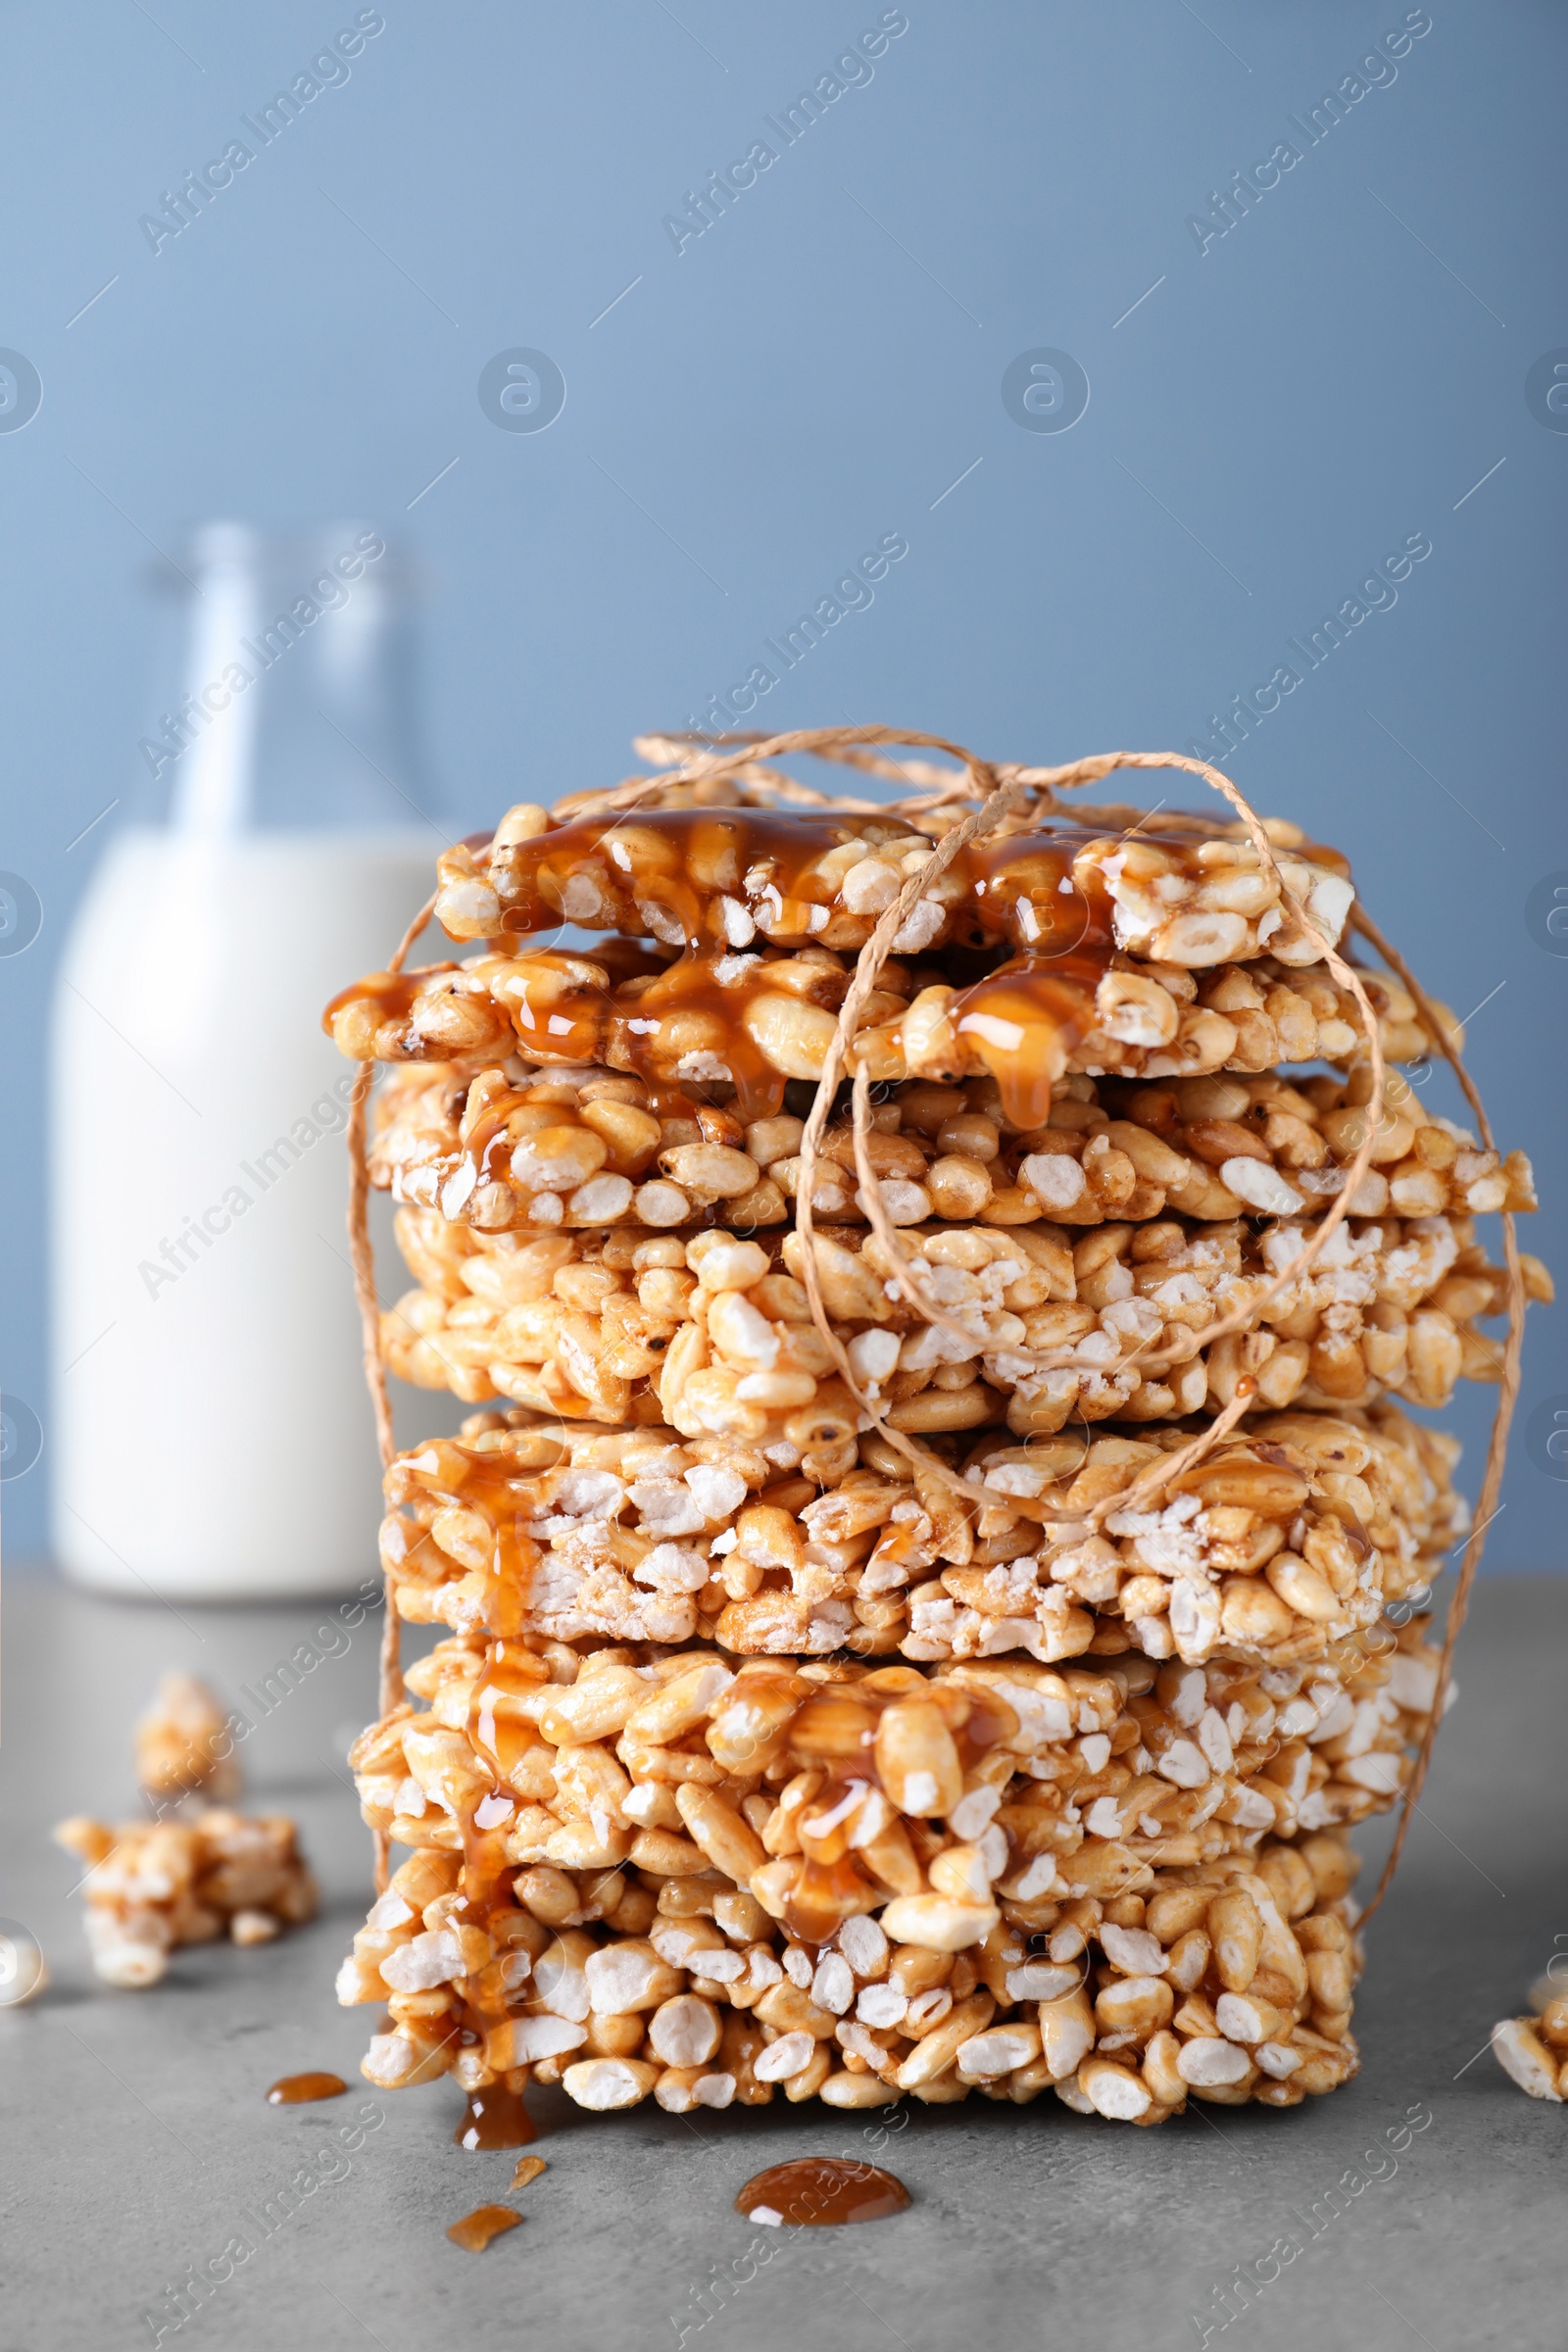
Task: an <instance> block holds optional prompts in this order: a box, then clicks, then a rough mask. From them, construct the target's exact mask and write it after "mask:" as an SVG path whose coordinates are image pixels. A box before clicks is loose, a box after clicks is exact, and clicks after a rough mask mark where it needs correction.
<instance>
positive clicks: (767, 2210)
mask: <svg viewBox="0 0 1568 2352" xmlns="http://www.w3.org/2000/svg"><path fill="white" fill-rule="evenodd" d="M908 2203H909V2192H908V2190H907V2188H906V2187H905V2185H904V2182H903V2181H902V2180H900V2179H899V2177H898V2175H897V2174H896V2173H887V2172H884V2171H883V2169H882V2167H881V2166H880V2165H879V2164H853V2163H851V2162H849V2161H848V2160H847V2159H846V2158H844V2157H842V2156H797V2157H795V2158H794V2159H793V2160H792V2161H791V2162H790V2163H788V2164H771V2165H769V2166H768V2168H767V2170H766V2172H765V2173H757V2174H755V2175H754V2176H753V2178H752V2179H751V2180H748V2181H747V2183H746V2186H745V2187H744V2188H743V2189H742V2190H741V2192H740V2195H739V2196H738V2197H737V2198H736V2200H735V2210H736V2212H737V2213H744V2214H746V2215H747V2216H748V2217H749V2218H750V2219H752V2220H755V2221H763V2220H765V2221H768V2222H771V2223H773V2224H775V2225H777V2224H780V2223H786V2222H787V2223H788V2224H789V2225H790V2226H791V2227H792V2228H793V2229H828V2228H836V2227H837V2226H838V2225H840V2224H841V2223H845V2222H880V2221H884V2220H885V2219H886V2218H887V2216H888V2215H889V2214H890V2213H903V2211H904V2210H905V2208H906V2206H907V2204H908Z"/></svg>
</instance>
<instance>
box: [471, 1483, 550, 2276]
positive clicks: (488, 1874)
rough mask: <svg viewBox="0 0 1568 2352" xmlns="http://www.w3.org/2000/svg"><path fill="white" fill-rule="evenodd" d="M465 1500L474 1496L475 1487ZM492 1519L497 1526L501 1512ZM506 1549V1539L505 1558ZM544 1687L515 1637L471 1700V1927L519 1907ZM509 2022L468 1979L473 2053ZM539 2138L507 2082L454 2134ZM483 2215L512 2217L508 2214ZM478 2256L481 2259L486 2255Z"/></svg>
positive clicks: (500, 2143) (478, 2102) (477, 2096)
mask: <svg viewBox="0 0 1568 2352" xmlns="http://www.w3.org/2000/svg"><path fill="white" fill-rule="evenodd" d="M481 1458H482V1457H481ZM482 1467H483V1469H484V1470H485V1471H487V1472H488V1474H489V1475H488V1477H487V1478H486V1479H483V1480H480V1481H478V1482H476V1483H477V1484H479V1485H480V1486H481V1487H484V1486H488V1487H489V1488H490V1489H491V1490H493V1491H495V1492H499V1491H500V1490H501V1489H502V1488H507V1489H508V1491H509V1492H508V1499H509V1501H511V1503H512V1507H513V1509H514V1511H515V1508H516V1503H515V1495H512V1494H511V1492H510V1482H509V1481H507V1480H505V1479H502V1478H500V1477H498V1476H497V1474H496V1471H495V1469H494V1466H493V1465H492V1464H491V1463H489V1462H487V1461H482ZM464 1493H465V1495H466V1496H467V1495H468V1494H469V1490H468V1488H467V1486H465V1489H464ZM473 1499H477V1497H473ZM490 1516H491V1520H492V1525H493V1524H494V1519H495V1513H494V1510H493V1509H492V1510H491V1513H490ZM500 1547H501V1546H500V1539H499V1537H498V1540H497V1555H498V1557H499V1554H500ZM508 1607H509V1609H510V1611H511V1612H512V1613H514V1614H516V1613H518V1612H519V1611H520V1608H521V1592H520V1588H519V1587H518V1585H517V1583H516V1582H515V1580H514V1582H513V1585H512V1592H511V1597H510V1599H509V1601H508ZM487 1614H488V1612H487ZM541 1680H542V1674H541V1669H540V1666H539V1663H538V1661H537V1660H536V1659H533V1658H531V1657H530V1656H529V1653H528V1652H527V1651H526V1650H524V1649H523V1647H522V1646H521V1644H520V1643H519V1642H517V1641H516V1640H515V1638H511V1637H506V1638H502V1639H498V1640H496V1641H493V1642H490V1643H489V1645H488V1647H487V1648H486V1650H485V1654H484V1661H483V1664H482V1665H481V1667H480V1669H479V1673H478V1675H477V1677H476V1678H475V1681H474V1687H473V1691H472V1693H471V1695H470V1697H469V1701H468V1721H467V1732H468V1740H469V1743H470V1745H471V1746H472V1748H473V1750H474V1753H475V1754H476V1755H477V1756H478V1757H479V1759H480V1761H481V1762H482V1763H485V1764H487V1765H488V1766H489V1767H490V1770H491V1771H492V1772H493V1773H494V1775H495V1783H494V1785H493V1786H492V1787H491V1788H490V1789H487V1790H486V1791H485V1792H484V1794H483V1795H482V1796H480V1797H479V1798H478V1799H477V1800H476V1801H475V1802H474V1803H473V1804H472V1805H471V1806H468V1807H466V1808H465V1810H464V1812H463V1813H462V1815H461V1816H460V1820H459V1827H460V1829H461V1830H462V1833H463V1876H462V1878H461V1880H460V1881H459V1888H460V1891H461V1893H462V1896H463V1904H462V1911H463V1915H464V1920H465V1924H466V1925H468V1926H471V1927H477V1928H487V1927H488V1926H489V1924H490V1921H491V1920H492V1919H493V1918H494V1916H495V1914H496V1913H497V1912H498V1911H509V1910H511V1909H512V1908H513V1895H512V1887H511V1882H510V1879H509V1876H508V1872H509V1867H510V1866H509V1864H508V1861H507V1851H506V1841H507V1833H508V1831H509V1830H510V1829H511V1828H512V1826H513V1823H514V1821H515V1818H516V1809H517V1807H516V1797H515V1792H514V1791H513V1790H512V1789H509V1788H508V1787H507V1786H506V1783H507V1779H508V1775H509V1773H510V1771H511V1768H512V1766H513V1765H514V1764H515V1762H516V1761H517V1760H518V1758H519V1756H520V1755H521V1753H522V1751H523V1750H524V1749H525V1748H526V1747H527V1746H528V1745H529V1744H530V1743H531V1733H530V1730H529V1727H528V1726H527V1725H526V1723H524V1722H522V1721H521V1720H520V1719H519V1718H518V1717H517V1716H516V1714H515V1712H510V1711H509V1710H514V1709H515V1702H516V1701H517V1700H518V1699H520V1698H522V1697H524V1696H525V1695H526V1694H527V1693H528V1692H529V1691H534V1690H536V1689H537V1688H538V1686H539V1683H540V1681H541ZM507 2016H508V2010H507V2006H506V2002H505V1999H504V1998H503V1997H501V1996H499V1995H498V1996H496V1997H494V1998H490V1999H486V1998H484V1997H482V1996H481V1994H480V1991H479V1985H478V1983H477V1982H476V1980H474V1979H473V1978H468V1979H466V1980H465V1989H464V1992H463V1994H462V1996H461V2006H460V2010H459V2018H460V2034H461V2037H462V2038H463V2039H464V2040H465V2041H466V2043H467V2044H468V2045H469V2046H470V2047H472V2046H475V2045H479V2044H482V2043H483V2042H484V2040H485V2039H486V2037H487V2036H488V2034H489V2033H490V2031H491V2029H492V2028H494V2027H496V2026H499V2025H502V2024H504V2023H505V2022H506V2019H507ZM534 2135H535V2126H534V2124H533V2122H532V2119H531V2118H530V2117H529V2114H528V2111H527V2109H526V2107H525V2106H524V2105H523V2100H522V2093H521V2092H520V2090H515V2089H513V2088H511V2087H510V2086H509V2085H508V2084H507V2083H506V2082H492V2083H489V2084H487V2085H486V2086H485V2087H484V2088H483V2089H480V2090H474V2091H470V2092H469V2094H468V2104H467V2108H466V2111H465V2113H464V2116H463V2119H462V2121H461V2122H460V2123H459V2125H458V2128H457V2130H456V2131H454V2132H453V2134H452V2136H453V2138H454V2139H455V2140H456V2141H457V2143H458V2145H459V2146H460V2147H464V2148H520V2147H523V2146H526V2144H527V2142H528V2141H529V2140H530V2139H532V2138H533V2137H534ZM482 2210H483V2211H485V2212H504V2211H505V2208H504V2207H485V2208H482ZM469 2218H470V2219H472V2218H473V2217H471V2216H470V2217H469ZM510 2227H511V2224H510V2223H509V2222H503V2223H497V2224H496V2228H497V2229H508V2228H510ZM448 2234H449V2235H451V2234H452V2232H451V2231H449V2232H448ZM460 2242H466V2241H460ZM482 2242H485V2243H487V2242H488V2240H485V2241H482ZM472 2251H475V2252H477V2251H478V2248H477V2247H475V2248H473V2249H472Z"/></svg>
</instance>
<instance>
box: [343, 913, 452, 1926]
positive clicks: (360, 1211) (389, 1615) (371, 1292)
mask: <svg viewBox="0 0 1568 2352" xmlns="http://www.w3.org/2000/svg"><path fill="white" fill-rule="evenodd" d="M434 912H435V896H434V893H433V892H432V894H431V896H430V897H429V898H428V899H426V901H425V903H424V905H423V906H422V907H420V908H419V911H418V913H417V915H416V916H415V918H414V920H413V922H412V923H410V925H409V927H408V929H407V930H406V931H405V932H404V934H403V937H402V938H401V939H400V940H399V942H398V944H397V947H396V948H395V950H394V951H393V954H392V956H391V960H390V961H389V962H388V964H387V970H388V971H389V972H401V971H402V969H403V966H404V963H405V961H406V959H407V957H408V953H409V950H410V949H411V948H412V947H413V945H414V943H415V941H416V940H417V938H418V936H419V933H420V932H421V931H422V930H423V929H424V926H425V924H426V923H427V922H428V921H429V920H430V917H431V915H432V914H433V913H434ZM374 1083H375V1064H374V1062H373V1061H366V1062H362V1063H361V1064H360V1067H359V1070H358V1072H357V1074H356V1076H355V1080H354V1087H353V1091H352V1092H351V1094H350V1096H349V1117H348V1132H347V1141H348V1152H349V1217H348V1223H349V1260H350V1263H351V1264H352V1266H353V1268H354V1297H355V1300H356V1302H357V1304H358V1306H359V1310H360V1341H361V1361H362V1362H363V1364H364V1367H365V1385H366V1387H367V1388H368V1390H369V1392H370V1410H371V1412H372V1413H373V1414H374V1416H375V1442H376V1446H377V1449H378V1451H379V1453H380V1456H381V1467H382V1469H383V1470H389V1469H390V1468H391V1466H392V1462H393V1459H394V1457H395V1455H396V1452H397V1444H396V1441H395V1439H394V1438H393V1435H392V1399H391V1397H390V1396H389V1395H388V1393H387V1385H386V1364H385V1362H384V1360H383V1358H382V1354H381V1315H380V1305H379V1302H378V1300H377V1299H376V1295H375V1250H374V1247H373V1245H372V1243H371V1241H370V1169H369V1161H368V1156H367V1152H366V1148H365V1129H366V1109H367V1105H368V1102H369V1096H370V1089H371V1087H372V1085H373V1084H374ZM381 1581H382V1590H383V1593H384V1594H385V1602H386V1606H385V1614H384V1615H383V1617H382V1619H381V1650H380V1661H379V1688H378V1691H377V1694H376V1695H377V1699H378V1708H377V1712H378V1713H379V1714H380V1715H382V1716H386V1715H390V1714H391V1712H392V1710H393V1708H394V1707H396V1706H400V1705H401V1704H402V1701H403V1668H402V1663H401V1658H400V1651H401V1648H402V1636H401V1626H400V1622H399V1618H398V1603H397V1590H396V1587H395V1586H394V1585H393V1582H392V1579H391V1576H390V1575H389V1574H388V1573H387V1572H386V1571H385V1570H383V1571H382V1579H381ZM391 1843H392V1841H391V1838H389V1836H388V1834H387V1832H386V1831H385V1830H381V1829H378V1830H377V1831H376V1832H375V1891H376V1893H377V1894H384V1893H385V1892H386V1884H387V1877H388V1872H389V1868H390V1856H391Z"/></svg>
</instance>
